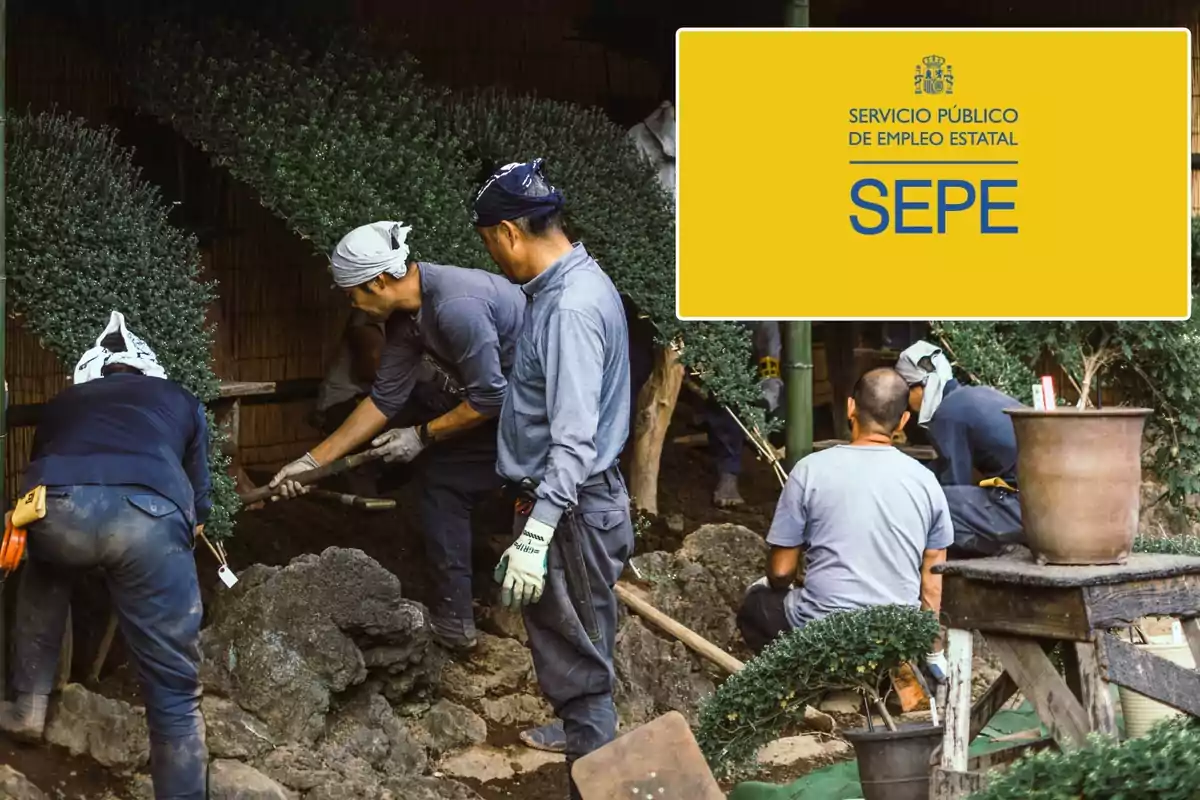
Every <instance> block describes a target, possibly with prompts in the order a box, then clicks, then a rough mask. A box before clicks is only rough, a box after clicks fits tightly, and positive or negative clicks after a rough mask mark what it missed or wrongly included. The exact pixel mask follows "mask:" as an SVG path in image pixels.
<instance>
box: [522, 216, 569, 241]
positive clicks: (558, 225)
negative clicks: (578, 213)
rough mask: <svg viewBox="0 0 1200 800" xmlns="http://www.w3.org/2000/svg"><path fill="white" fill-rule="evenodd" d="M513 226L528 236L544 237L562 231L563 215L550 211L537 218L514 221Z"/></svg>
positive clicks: (523, 218)
mask: <svg viewBox="0 0 1200 800" xmlns="http://www.w3.org/2000/svg"><path fill="white" fill-rule="evenodd" d="M513 224H514V225H516V226H517V227H518V228H520V229H521V230H523V231H525V233H527V234H529V235H530V236H545V235H546V234H547V233H553V232H554V231H561V230H562V229H563V215H562V212H561V211H552V212H550V213H549V214H542V215H540V216H537V217H521V218H519V219H514V220H513Z"/></svg>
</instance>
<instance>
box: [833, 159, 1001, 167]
mask: <svg viewBox="0 0 1200 800" xmlns="http://www.w3.org/2000/svg"><path fill="white" fill-rule="evenodd" d="M850 163H851V164H854V165H862V166H875V167H879V166H888V165H897V166H906V165H909V164H937V165H943V166H946V165H949V166H953V165H956V164H962V165H963V166H978V165H981V164H986V165H992V164H996V165H1001V166H1005V165H1007V166H1011V165H1015V164H1016V163H1017V162H1016V161H920V160H918V161H851V162H850Z"/></svg>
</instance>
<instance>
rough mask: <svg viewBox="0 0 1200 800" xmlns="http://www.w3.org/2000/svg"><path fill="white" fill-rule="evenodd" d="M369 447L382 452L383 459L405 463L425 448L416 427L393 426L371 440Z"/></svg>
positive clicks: (389, 461)
mask: <svg viewBox="0 0 1200 800" xmlns="http://www.w3.org/2000/svg"><path fill="white" fill-rule="evenodd" d="M371 447H373V448H375V450H378V451H381V452H382V453H383V460H384V461H386V462H388V463H389V464H391V463H392V462H395V461H399V462H400V463H401V464H407V463H408V462H409V461H412V460H413V459H414V458H416V457H417V455H418V454H419V453H420V452H421V451H422V450H424V449H425V442H423V441H422V440H421V432H420V431H419V430H418V429H417V428H415V427H414V428H393V429H392V430H390V431H385V432H383V433H381V434H380V435H379V436H376V437H375V438H374V439H372V440H371Z"/></svg>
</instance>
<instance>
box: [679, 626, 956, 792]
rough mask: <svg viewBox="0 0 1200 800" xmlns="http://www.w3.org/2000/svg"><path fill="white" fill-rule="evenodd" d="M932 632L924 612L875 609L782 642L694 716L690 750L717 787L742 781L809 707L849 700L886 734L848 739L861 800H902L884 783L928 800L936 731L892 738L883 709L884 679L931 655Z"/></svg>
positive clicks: (929, 728)
mask: <svg viewBox="0 0 1200 800" xmlns="http://www.w3.org/2000/svg"><path fill="white" fill-rule="evenodd" d="M938 631H939V627H938V621H937V618H936V617H935V616H934V614H932V613H931V612H928V611H921V610H920V609H917V608H911V607H908V606H879V607H876V608H868V609H863V610H861V611H849V612H842V613H839V614H831V615H830V616H828V617H826V618H824V619H821V620H818V621H816V622H812V623H809V624H808V625H806V626H805V627H803V628H801V629H800V630H796V631H792V632H790V633H788V634H785V635H784V636H781V637H780V638H779V639H777V640H776V641H775V642H773V643H772V644H771V645H769V646H768V647H767V648H766V649H765V650H763V652H762V654H761V655H759V656H758V657H757V658H754V659H752V660H751V661H749V662H748V663H747V664H746V666H745V668H744V669H742V671H741V672H739V673H737V674H736V675H733V676H731V677H729V678H728V679H727V680H726V681H725V682H724V683H723V684H721V687H720V688H719V689H717V691H716V693H715V694H714V695H712V696H711V697H710V698H709V699H708V700H707V701H706V702H705V704H704V706H703V707H702V708H701V711H700V725H699V728H698V730H697V740H698V741H699V743H700V748H701V750H702V751H703V752H704V755H705V758H706V759H707V760H708V763H709V766H710V767H712V769H713V772H714V774H716V775H717V776H718V777H732V776H734V775H737V774H739V773H742V772H744V771H746V770H747V769H748V768H750V767H751V766H752V765H753V764H754V759H755V755H756V754H757V752H758V749H759V748H760V747H761V746H762V745H764V744H766V743H768V742H770V741H771V740H773V739H775V738H777V737H778V736H779V735H780V734H781V733H782V732H784V731H785V730H786V729H788V728H789V727H793V726H799V725H800V724H801V723H802V721H803V718H804V709H805V707H806V706H807V705H809V704H814V703H817V702H818V701H819V700H820V698H821V697H822V696H823V695H825V694H826V693H828V692H832V691H846V690H851V691H854V692H857V693H858V694H860V695H861V696H862V697H863V698H864V700H865V702H866V703H867V704H868V705H869V706H873V707H874V708H876V709H879V710H880V713H881V716H883V718H884V723H885V726H886V728H887V730H884V731H874V732H872V731H858V732H853V733H849V734H847V738H848V739H850V741H851V743H852V744H854V746H855V751H856V752H857V753H858V755H859V772H860V775H861V777H862V780H861V782H862V785H863V791H864V793H865V794H866V796H867V798H868V800H874V798H876V797H879V798H882V797H884V796H885V794H886V797H887V798H889V800H902V795H901V794H900V792H899V791H898V790H899V788H900V785H901V784H900V783H896V782H892V783H884V781H894V780H896V779H901V780H904V779H907V780H908V783H907V786H908V787H909V788H910V789H912V790H913V792H914V794H913V795H912V796H913V797H918V796H920V797H925V796H927V795H928V781H929V774H930V769H929V757H930V754H931V753H932V751H933V749H934V748H936V747H937V745H938V744H939V743H940V742H941V730H942V729H941V726H936V727H935V726H933V725H921V726H915V727H912V728H905V729H900V730H897V728H896V725H895V723H894V722H893V721H892V719H891V717H890V716H889V715H888V714H887V711H886V709H885V708H884V700H885V699H886V697H887V694H888V692H889V691H890V681H891V677H890V675H891V671H892V670H893V669H895V668H897V667H899V666H900V665H901V664H903V663H905V662H909V661H916V660H917V659H919V658H920V657H922V656H923V655H924V654H925V653H927V652H929V650H930V647H931V646H932V644H933V640H934V638H935V637H936V636H937V634H938ZM922 782H923V783H922ZM880 792H883V793H880ZM904 796H907V795H904Z"/></svg>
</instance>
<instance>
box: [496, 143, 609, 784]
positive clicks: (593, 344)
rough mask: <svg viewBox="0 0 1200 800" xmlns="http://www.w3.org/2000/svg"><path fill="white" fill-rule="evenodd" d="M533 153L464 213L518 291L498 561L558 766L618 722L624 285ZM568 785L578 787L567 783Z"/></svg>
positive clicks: (501, 464)
mask: <svg viewBox="0 0 1200 800" xmlns="http://www.w3.org/2000/svg"><path fill="white" fill-rule="evenodd" d="M541 166H542V161H541V159H537V160H535V161H533V162H530V163H526V164H509V165H507V166H505V167H503V168H502V169H500V170H499V171H498V172H497V173H495V174H494V175H493V176H492V177H491V178H489V179H488V180H487V181H486V182H485V183H484V184H483V187H482V188H481V189H480V191H479V193H478V195H477V196H476V198H475V204H474V214H473V218H474V222H475V225H476V227H477V229H478V230H479V233H480V235H481V236H482V238H483V242H484V245H485V246H486V247H487V250H488V253H489V254H490V255H491V256H492V258H493V260H495V262H496V263H497V264H498V265H499V266H500V269H501V270H503V272H504V274H505V275H507V276H508V277H509V279H510V280H512V281H513V282H514V283H517V284H520V286H521V290H522V291H523V293H524V295H525V297H526V298H527V300H528V304H529V308H528V313H527V314H526V315H525V326H524V328H523V330H522V332H521V337H520V340H519V342H518V344H517V354H516V361H515V363H514V365H513V371H512V374H511V376H510V378H509V387H508V394H507V395H506V396H505V398H504V409H503V411H502V412H501V416H500V452H499V461H498V464H497V468H498V470H499V472H500V474H501V475H502V476H503V477H504V479H505V480H506V481H508V482H509V484H510V485H512V486H513V487H514V488H515V489H516V490H517V491H518V492H519V494H520V495H521V497H520V499H519V500H518V504H517V514H516V515H515V519H514V524H513V532H514V534H515V535H516V541H515V542H514V543H513V545H512V546H511V547H509V548H508V550H507V551H505V553H504V556H503V557H502V559H501V561H500V563H499V564H498V565H497V569H496V577H497V580H498V581H500V582H501V584H502V587H503V588H502V592H501V596H502V599H503V601H504V602H505V604H506V605H510V606H519V607H521V608H523V609H524V616H525V627H526V629H527V630H528V633H529V645H530V649H531V650H532V651H533V662H534V667H535V669H536V672H537V677H538V683H539V685H540V686H541V689H542V692H543V694H545V695H546V697H547V699H548V700H549V701H550V703H551V705H552V706H553V707H554V712H555V714H556V715H557V716H558V717H559V718H560V719H561V720H562V721H563V728H564V731H565V738H566V756H567V770H568V774H570V765H571V764H572V763H574V761H575V760H576V759H578V758H579V757H580V756H583V755H586V754H587V753H590V752H592V751H593V750H595V749H597V748H598V747H601V746H602V745H604V744H606V743H608V742H609V741H611V740H612V739H613V737H614V736H615V735H616V728H617V714H616V708H615V707H614V705H613V697H612V693H613V684H614V673H613V646H614V643H615V639H616V626H617V598H616V596H615V594H614V592H613V586H614V585H615V584H616V582H617V578H618V577H619V576H620V575H621V571H622V570H623V569H624V567H625V563H626V561H628V559H629V557H630V555H632V551H633V524H632V522H631V520H630V517H629V495H628V493H627V491H626V488H625V481H624V479H623V478H622V477H621V471H620V468H619V465H618V457H619V456H620V453H621V448H622V446H623V445H624V443H625V439H626V434H627V432H628V429H629V402H630V390H629V343H628V338H627V337H628V328H627V326H626V320H625V312H624V309H623V308H622V305H621V298H620V296H619V295H618V294H617V290H616V288H615V287H614V286H613V284H612V281H610V280H609V278H608V276H607V275H605V274H604V272H603V271H602V270H601V269H600V265H599V264H597V263H596V262H595V261H594V260H593V259H592V258H591V256H589V255H588V252H587V250H586V249H584V247H583V245H582V244H574V245H572V243H571V240H570V239H568V238H567V236H566V234H565V233H564V232H563V228H562V216H561V214H562V206H563V197H562V194H561V193H559V192H558V191H557V190H556V189H554V187H552V186H551V185H550V184H549V183H548V182H547V181H546V179H545V177H544V176H543V175H542V169H541ZM571 796H572V797H576V798H577V797H579V793H578V789H577V788H576V787H575V784H574V782H572V783H571Z"/></svg>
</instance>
